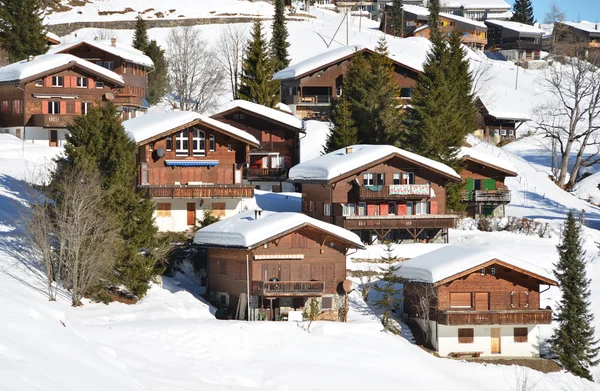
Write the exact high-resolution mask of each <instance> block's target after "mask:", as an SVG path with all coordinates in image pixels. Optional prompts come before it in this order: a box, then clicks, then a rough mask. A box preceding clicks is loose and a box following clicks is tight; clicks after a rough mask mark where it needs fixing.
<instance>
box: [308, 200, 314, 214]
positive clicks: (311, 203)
mask: <svg viewBox="0 0 600 391" xmlns="http://www.w3.org/2000/svg"><path fill="white" fill-rule="evenodd" d="M308 211H309V212H314V211H315V202H314V201H308Z"/></svg>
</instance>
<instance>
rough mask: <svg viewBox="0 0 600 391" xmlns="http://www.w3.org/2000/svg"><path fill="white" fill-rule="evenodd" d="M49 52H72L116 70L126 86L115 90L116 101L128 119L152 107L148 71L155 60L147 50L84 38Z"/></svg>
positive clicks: (110, 41) (151, 68)
mask: <svg viewBox="0 0 600 391" xmlns="http://www.w3.org/2000/svg"><path fill="white" fill-rule="evenodd" d="M48 53H68V54H72V55H74V56H77V57H79V58H82V59H84V60H87V61H89V62H92V63H94V64H96V65H99V66H101V67H104V68H106V69H108V70H110V71H113V72H115V73H117V74H119V75H121V77H122V78H123V80H124V82H125V87H124V88H123V89H121V90H119V91H117V92H115V96H114V103H115V104H116V105H117V106H118V107H119V110H120V111H121V112H122V114H121V118H122V119H123V120H128V119H132V118H135V117H136V116H139V115H141V114H144V113H145V112H146V111H147V108H148V106H149V105H148V102H147V101H146V97H147V95H148V72H151V71H152V70H153V69H154V63H153V62H152V60H151V59H150V57H148V56H146V55H145V54H144V53H143V52H141V51H139V50H137V49H135V48H133V47H131V46H130V45H129V44H127V45H124V44H121V43H119V42H117V39H116V38H112V39H111V40H80V41H75V42H71V43H66V44H63V45H59V46H55V47H52V48H51V49H50V50H49V51H48Z"/></svg>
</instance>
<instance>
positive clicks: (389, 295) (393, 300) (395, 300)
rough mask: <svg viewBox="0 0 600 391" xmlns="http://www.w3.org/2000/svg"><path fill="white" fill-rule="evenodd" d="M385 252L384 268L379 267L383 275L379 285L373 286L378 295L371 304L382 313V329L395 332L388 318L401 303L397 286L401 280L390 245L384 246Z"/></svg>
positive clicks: (399, 290) (400, 289)
mask: <svg viewBox="0 0 600 391" xmlns="http://www.w3.org/2000/svg"><path fill="white" fill-rule="evenodd" d="M385 252H386V256H385V257H384V258H382V260H381V263H382V264H384V266H382V267H380V269H381V271H382V273H383V275H382V277H381V280H379V283H378V284H375V285H374V286H373V290H374V291H376V292H377V293H378V295H377V296H378V298H377V299H376V300H374V301H372V303H373V305H374V306H375V307H376V308H378V309H380V310H382V311H383V312H382V319H381V323H382V324H383V327H384V328H385V329H386V330H390V331H395V330H394V327H393V326H392V324H391V322H390V318H391V316H392V313H393V312H394V311H395V310H396V309H397V308H398V306H399V304H400V303H401V302H402V294H401V292H402V288H400V286H399V285H400V284H401V283H402V279H401V278H400V277H398V275H397V274H398V270H400V266H395V264H396V263H397V262H398V259H397V257H396V256H394V255H393V248H392V245H391V244H390V243H387V244H386V248H385Z"/></svg>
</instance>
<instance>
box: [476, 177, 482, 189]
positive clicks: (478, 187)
mask: <svg viewBox="0 0 600 391" xmlns="http://www.w3.org/2000/svg"><path fill="white" fill-rule="evenodd" d="M481 182H482V181H481V179H475V190H481V187H482V186H481V185H482V183H481Z"/></svg>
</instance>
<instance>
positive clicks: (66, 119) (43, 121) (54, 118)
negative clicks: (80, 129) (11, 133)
mask: <svg viewBox="0 0 600 391" xmlns="http://www.w3.org/2000/svg"><path fill="white" fill-rule="evenodd" d="M76 116H77V115H75V114H33V115H32V116H31V119H30V120H29V124H28V125H29V126H39V127H43V128H66V127H67V126H68V125H71V123H72V122H73V118H75V117H76Z"/></svg>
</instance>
